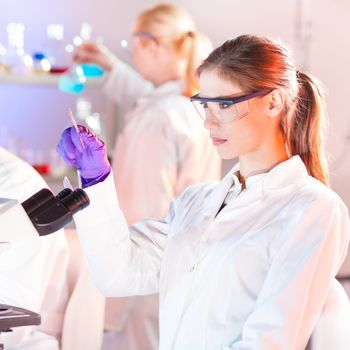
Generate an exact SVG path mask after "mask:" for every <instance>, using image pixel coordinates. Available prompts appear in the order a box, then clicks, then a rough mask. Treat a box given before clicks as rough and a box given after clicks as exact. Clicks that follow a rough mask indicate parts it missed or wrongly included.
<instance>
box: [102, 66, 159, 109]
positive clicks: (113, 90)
mask: <svg viewBox="0 0 350 350" xmlns="http://www.w3.org/2000/svg"><path fill="white" fill-rule="evenodd" d="M153 89H154V87H153V85H152V83H151V82H149V81H147V80H145V79H143V78H142V77H141V75H140V74H138V73H137V72H136V71H135V70H134V69H132V68H131V67H130V66H129V65H127V64H126V63H124V62H123V61H121V60H119V59H115V61H114V63H113V68H112V70H111V71H110V73H109V74H108V76H107V79H106V82H105V84H104V87H103V91H104V93H105V94H106V95H107V96H108V97H109V98H110V99H111V100H112V101H114V102H115V103H117V104H118V105H119V106H121V107H122V108H123V110H124V111H128V110H130V109H131V108H133V106H134V105H135V104H136V101H137V100H138V99H139V98H140V97H142V96H145V95H148V94H149V93H150V92H151V91H152V90H153Z"/></svg>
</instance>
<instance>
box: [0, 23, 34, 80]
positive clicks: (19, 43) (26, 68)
mask: <svg viewBox="0 0 350 350" xmlns="http://www.w3.org/2000/svg"><path fill="white" fill-rule="evenodd" d="M6 30H7V42H8V44H7V49H6V51H4V49H2V61H3V63H2V64H3V66H4V67H5V70H6V71H8V72H11V73H14V74H29V73H30V72H31V71H32V68H33V59H32V57H31V56H30V55H29V54H27V53H26V52H25V50H24V30H25V27H24V25H23V24H22V23H9V24H8V25H7V27H6Z"/></svg>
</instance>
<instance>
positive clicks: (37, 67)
mask: <svg viewBox="0 0 350 350" xmlns="http://www.w3.org/2000/svg"><path fill="white" fill-rule="evenodd" d="M32 57H33V72H34V73H47V72H50V69H51V64H50V61H49V60H48V58H47V56H46V54H45V53H44V52H34V53H33V55H32Z"/></svg>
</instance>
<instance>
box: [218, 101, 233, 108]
mask: <svg viewBox="0 0 350 350" xmlns="http://www.w3.org/2000/svg"><path fill="white" fill-rule="evenodd" d="M231 106H232V105H231V104H229V103H226V102H219V108H220V109H226V108H229V107H231Z"/></svg>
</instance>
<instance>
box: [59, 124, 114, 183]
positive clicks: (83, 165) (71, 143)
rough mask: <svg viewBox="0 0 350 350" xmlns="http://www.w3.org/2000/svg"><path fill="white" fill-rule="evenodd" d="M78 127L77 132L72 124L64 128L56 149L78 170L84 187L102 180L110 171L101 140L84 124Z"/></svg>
mask: <svg viewBox="0 0 350 350" xmlns="http://www.w3.org/2000/svg"><path fill="white" fill-rule="evenodd" d="M78 128H79V134H78V132H77V130H76V129H75V128H74V127H73V126H71V127H70V128H67V129H66V130H64V131H63V133H62V135H61V138H60V141H59V143H58V145H57V147H56V149H57V152H58V153H59V154H60V155H61V156H62V158H63V159H64V161H65V162H66V163H67V164H68V165H72V166H74V167H75V168H77V169H78V170H79V171H80V176H81V180H82V185H83V187H84V188H85V187H89V186H91V185H94V184H96V183H98V182H102V181H103V180H104V179H105V178H106V177H107V176H108V175H109V173H110V172H111V166H110V164H109V161H108V159H107V153H106V146H105V144H104V143H103V141H101V140H100V139H98V138H97V136H96V135H95V134H94V133H93V132H91V131H90V130H89V129H87V128H85V127H84V126H82V125H78Z"/></svg>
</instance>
